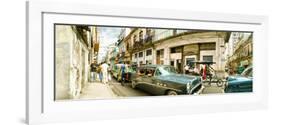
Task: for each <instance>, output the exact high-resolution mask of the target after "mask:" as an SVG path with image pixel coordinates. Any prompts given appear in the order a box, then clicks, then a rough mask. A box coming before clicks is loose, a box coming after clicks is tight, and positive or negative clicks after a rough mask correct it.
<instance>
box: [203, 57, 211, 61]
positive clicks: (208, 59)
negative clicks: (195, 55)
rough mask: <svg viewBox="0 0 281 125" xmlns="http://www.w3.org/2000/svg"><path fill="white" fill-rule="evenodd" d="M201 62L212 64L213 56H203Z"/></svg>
mask: <svg viewBox="0 0 281 125" xmlns="http://www.w3.org/2000/svg"><path fill="white" fill-rule="evenodd" d="M203 61H208V62H213V56H203Z"/></svg>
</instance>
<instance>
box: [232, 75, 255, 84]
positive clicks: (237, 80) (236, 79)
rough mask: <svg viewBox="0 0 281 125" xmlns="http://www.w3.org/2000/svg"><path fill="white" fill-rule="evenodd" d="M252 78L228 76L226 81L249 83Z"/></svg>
mask: <svg viewBox="0 0 281 125" xmlns="http://www.w3.org/2000/svg"><path fill="white" fill-rule="evenodd" d="M251 80H252V78H248V77H245V76H241V75H236V76H229V77H228V79H227V81H228V82H229V83H233V84H234V83H240V82H244V81H251Z"/></svg>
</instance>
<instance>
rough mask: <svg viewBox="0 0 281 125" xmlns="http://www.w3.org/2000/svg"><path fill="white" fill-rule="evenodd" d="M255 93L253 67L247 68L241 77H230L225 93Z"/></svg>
mask: <svg viewBox="0 0 281 125" xmlns="http://www.w3.org/2000/svg"><path fill="white" fill-rule="evenodd" d="M252 91H253V67H252V66H249V67H248V68H246V69H245V70H244V71H243V72H242V73H241V75H235V76H229V77H228V78H227V85H226V87H225V90H224V92H225V93H234V92H252Z"/></svg>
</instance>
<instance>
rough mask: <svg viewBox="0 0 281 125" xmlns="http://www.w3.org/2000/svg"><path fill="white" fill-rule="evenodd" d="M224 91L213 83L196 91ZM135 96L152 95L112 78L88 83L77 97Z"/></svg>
mask: <svg viewBox="0 0 281 125" xmlns="http://www.w3.org/2000/svg"><path fill="white" fill-rule="evenodd" d="M219 93H224V91H223V87H217V86H216V85H215V84H212V85H211V86H210V85H205V84H204V85H203V87H202V88H201V89H200V90H199V91H198V92H197V93H196V94H198V95H202V94H219ZM136 96H152V95H151V94H149V93H147V92H144V91H142V90H139V89H137V88H135V89H133V88H131V83H125V85H124V86H122V85H121V84H120V83H119V82H117V81H116V80H115V79H112V81H110V82H109V83H108V84H103V83H101V82H99V81H95V82H91V83H88V84H87V86H86V87H85V88H84V89H83V91H82V94H81V95H80V97H79V99H112V98H116V97H121V98H122V97H136Z"/></svg>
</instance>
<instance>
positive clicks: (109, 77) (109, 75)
mask: <svg viewBox="0 0 281 125" xmlns="http://www.w3.org/2000/svg"><path fill="white" fill-rule="evenodd" d="M110 73H111V66H110V64H108V82H111V74H110Z"/></svg>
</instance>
